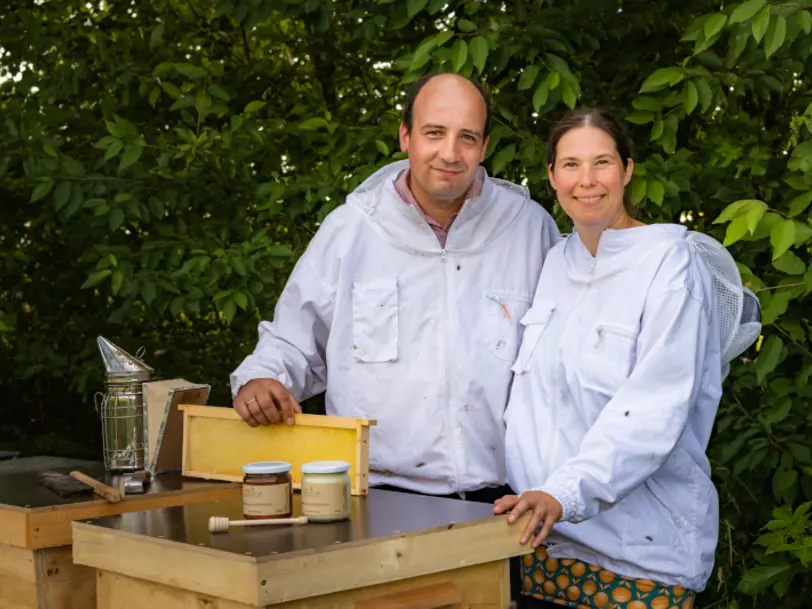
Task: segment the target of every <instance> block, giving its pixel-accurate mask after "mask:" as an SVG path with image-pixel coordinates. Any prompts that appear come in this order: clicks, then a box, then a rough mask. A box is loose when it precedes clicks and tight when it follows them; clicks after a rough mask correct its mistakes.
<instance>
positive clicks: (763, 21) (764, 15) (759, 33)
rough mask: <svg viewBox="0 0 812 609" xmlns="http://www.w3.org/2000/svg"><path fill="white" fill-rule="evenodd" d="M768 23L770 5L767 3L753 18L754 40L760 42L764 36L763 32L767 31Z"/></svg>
mask: <svg viewBox="0 0 812 609" xmlns="http://www.w3.org/2000/svg"><path fill="white" fill-rule="evenodd" d="M769 25H770V5H769V4H768V5H767V6H765V7H764V8H762V9H761V10H760V11H759V12H758V15H756V17H755V19H753V38H755V40H756V42H757V43H759V42H761V39H762V38H764V34H766V33H767V28H768V27H769Z"/></svg>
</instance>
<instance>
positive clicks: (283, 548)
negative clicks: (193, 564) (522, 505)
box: [87, 489, 493, 560]
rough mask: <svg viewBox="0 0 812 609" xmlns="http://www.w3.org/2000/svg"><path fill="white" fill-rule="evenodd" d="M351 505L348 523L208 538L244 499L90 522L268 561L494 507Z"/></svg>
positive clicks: (430, 502)
mask: <svg viewBox="0 0 812 609" xmlns="http://www.w3.org/2000/svg"><path fill="white" fill-rule="evenodd" d="M352 501H353V504H352V516H351V517H350V519H349V520H347V521H342V522H335V523H315V522H311V523H308V524H306V525H275V526H256V527H247V528H231V529H230V530H229V532H228V533H209V531H208V520H209V517H210V516H227V517H228V518H229V519H230V520H242V519H243V514H242V500H241V498H237V499H230V500H224V501H220V502H214V503H205V504H197V505H185V506H182V507H173V508H164V509H158V510H150V511H147V512H132V513H129V514H122V515H120V516H109V517H105V518H99V519H93V520H90V521H87V522H88V523H89V524H93V525H96V526H99V527H103V528H107V529H111V530H113V531H117V532H122V533H128V534H133V535H141V536H147V537H150V538H154V539H163V540H169V541H175V542H178V543H182V544H189V545H195V546H202V547H206V548H211V549H215V550H220V551H223V552H228V553H232V554H237V555H247V556H252V557H254V558H255V559H258V560H262V559H268V560H269V559H272V558H274V557H275V556H277V555H279V554H286V553H294V552H315V551H323V550H324V549H325V548H329V547H332V546H339V545H341V544H363V543H368V542H372V541H374V540H379V539H381V538H385V537H390V536H398V535H402V534H409V533H414V532H417V531H428V530H433V529H434V530H436V529H443V528H445V529H450V528H452V527H454V526H459V525H463V524H465V523H470V522H475V521H481V520H485V519H488V518H491V517H493V506H492V505H490V504H487V503H474V502H469V501H461V500H455V499H443V498H437V497H426V496H423V495H414V494H410V493H400V492H396V491H383V490H377V489H370V491H369V495H368V496H367V497H353V498H352ZM293 511H294V516H297V515H299V514H301V500H300V495H299V494H298V493H297V494H295V495H294V510H293Z"/></svg>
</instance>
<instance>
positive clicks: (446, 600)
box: [355, 582, 462, 609]
mask: <svg viewBox="0 0 812 609" xmlns="http://www.w3.org/2000/svg"><path fill="white" fill-rule="evenodd" d="M461 601H462V592H460V589H459V588H457V586H455V585H454V584H452V583H451V582H441V583H439V584H431V585H428V586H423V587H421V588H413V589H411V590H404V591H402V592H392V593H389V594H384V595H383V596H376V597H374V598H370V599H367V600H363V601H358V602H356V603H355V609H438V608H439V607H448V606H449V605H455V604H456V603H459V602H461Z"/></svg>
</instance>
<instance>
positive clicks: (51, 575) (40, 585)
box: [0, 546, 96, 609]
mask: <svg viewBox="0 0 812 609" xmlns="http://www.w3.org/2000/svg"><path fill="white" fill-rule="evenodd" d="M95 604H96V584H95V580H94V573H93V569H91V568H89V567H84V566H81V565H75V564H73V559H72V556H71V546H60V547H56V548H45V549H42V550H31V549H28V548H17V547H14V546H0V609H85V608H86V607H91V608H92V607H94V606H95Z"/></svg>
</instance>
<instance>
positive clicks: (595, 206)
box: [548, 125, 634, 230]
mask: <svg viewBox="0 0 812 609" xmlns="http://www.w3.org/2000/svg"><path fill="white" fill-rule="evenodd" d="M633 169H634V162H633V161H632V160H631V159H628V165H627V167H625V168H624V167H623V160H622V159H621V158H620V155H619V154H618V151H617V146H616V145H615V140H614V139H613V138H612V136H610V135H609V134H608V133H606V132H605V131H604V130H603V129H599V128H598V127H593V126H591V125H587V126H584V127H576V128H575V129H570V130H569V131H567V133H565V134H564V135H563V136H562V137H561V139H560V140H559V141H558V147H557V150H556V158H555V165H550V166H549V167H548V170H549V174H550V183H551V184H552V186H553V188H554V189H555V191H556V194H557V195H558V201H559V203H560V204H561V207H562V208H563V209H564V212H565V213H566V214H567V215H568V216H569V217H570V218H571V219H572V222H573V224H575V227H576V229H578V228H581V229H582V230H583V229H597V230H604V229H606V228H608V227H610V226H614V225H616V224H617V223H618V222H619V221H620V220H622V219H623V218H625V217H627V216H628V214H627V212H626V209H625V208H624V207H623V190H624V188H625V187H626V185H627V184H628V183H629V181H630V180H631V179H632V170H633Z"/></svg>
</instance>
